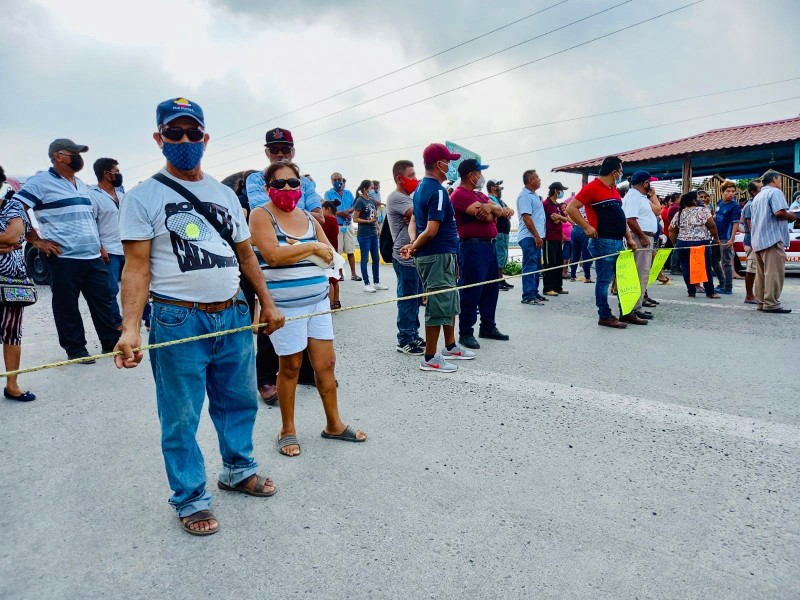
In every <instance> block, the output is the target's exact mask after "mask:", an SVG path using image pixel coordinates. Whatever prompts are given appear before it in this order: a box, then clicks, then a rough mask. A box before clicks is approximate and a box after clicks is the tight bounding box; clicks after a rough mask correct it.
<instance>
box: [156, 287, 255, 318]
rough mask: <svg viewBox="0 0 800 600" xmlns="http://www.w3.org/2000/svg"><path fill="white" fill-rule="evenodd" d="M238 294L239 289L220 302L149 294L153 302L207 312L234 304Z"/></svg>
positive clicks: (216, 311) (217, 310)
mask: <svg viewBox="0 0 800 600" xmlns="http://www.w3.org/2000/svg"><path fill="white" fill-rule="evenodd" d="M238 296H239V290H236V294H234V295H233V297H232V298H228V299H227V300H221V301H220V302H189V301H188V300H174V299H172V298H163V297H162V296H156V295H155V294H152V295H151V297H152V298H153V302H158V303H160V304H171V305H173V306H181V307H183V308H194V309H197V310H202V311H203V312H208V313H218V312H222V311H223V310H225V309H226V308H230V307H231V306H233V305H234V304H236V298H237V297H238Z"/></svg>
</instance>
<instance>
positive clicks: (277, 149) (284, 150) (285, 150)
mask: <svg viewBox="0 0 800 600" xmlns="http://www.w3.org/2000/svg"><path fill="white" fill-rule="evenodd" d="M267 150H269V153H270V154H291V153H292V147H291V146H267Z"/></svg>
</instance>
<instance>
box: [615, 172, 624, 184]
mask: <svg viewBox="0 0 800 600" xmlns="http://www.w3.org/2000/svg"><path fill="white" fill-rule="evenodd" d="M624 177H625V175H624V174H622V173H620V175H619V179H617V185H619V184H620V183H622V180H623V178H624Z"/></svg>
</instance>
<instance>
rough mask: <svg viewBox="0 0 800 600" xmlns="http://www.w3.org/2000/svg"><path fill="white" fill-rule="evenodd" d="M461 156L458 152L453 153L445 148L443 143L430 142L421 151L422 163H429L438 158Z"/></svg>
mask: <svg viewBox="0 0 800 600" xmlns="http://www.w3.org/2000/svg"><path fill="white" fill-rule="evenodd" d="M459 158H461V155H460V154H453V153H452V152H450V150H448V149H447V146H445V145H444V144H431V145H430V146H428V147H427V148H425V150H424V151H423V152H422V163H423V164H424V165H431V164H433V163H435V162H438V161H440V160H447V161H450V160H458V159H459Z"/></svg>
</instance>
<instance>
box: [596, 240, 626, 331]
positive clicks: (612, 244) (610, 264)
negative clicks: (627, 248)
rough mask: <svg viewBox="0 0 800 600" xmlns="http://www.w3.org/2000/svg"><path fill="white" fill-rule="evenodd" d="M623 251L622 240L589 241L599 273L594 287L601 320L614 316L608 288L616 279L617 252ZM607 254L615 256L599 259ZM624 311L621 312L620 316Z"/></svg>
mask: <svg viewBox="0 0 800 600" xmlns="http://www.w3.org/2000/svg"><path fill="white" fill-rule="evenodd" d="M621 250H622V240H611V239H608V238H596V239H590V240H589V252H591V253H592V256H593V257H595V261H594V268H595V271H597V283H596V284H595V286H594V301H595V304H596V305H597V314H598V315H600V318H601V319H609V318H611V317H613V316H614V315H613V314H612V313H611V307H610V306H609V305H608V286H610V285H611V281H612V280H613V279H614V268H615V267H616V266H617V255H616V254H614V253H615V252H620V251H621ZM606 254H614V256H609V257H607V258H597V257H598V256H605V255H606ZM621 315H622V311H621V310H620V316H621Z"/></svg>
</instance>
